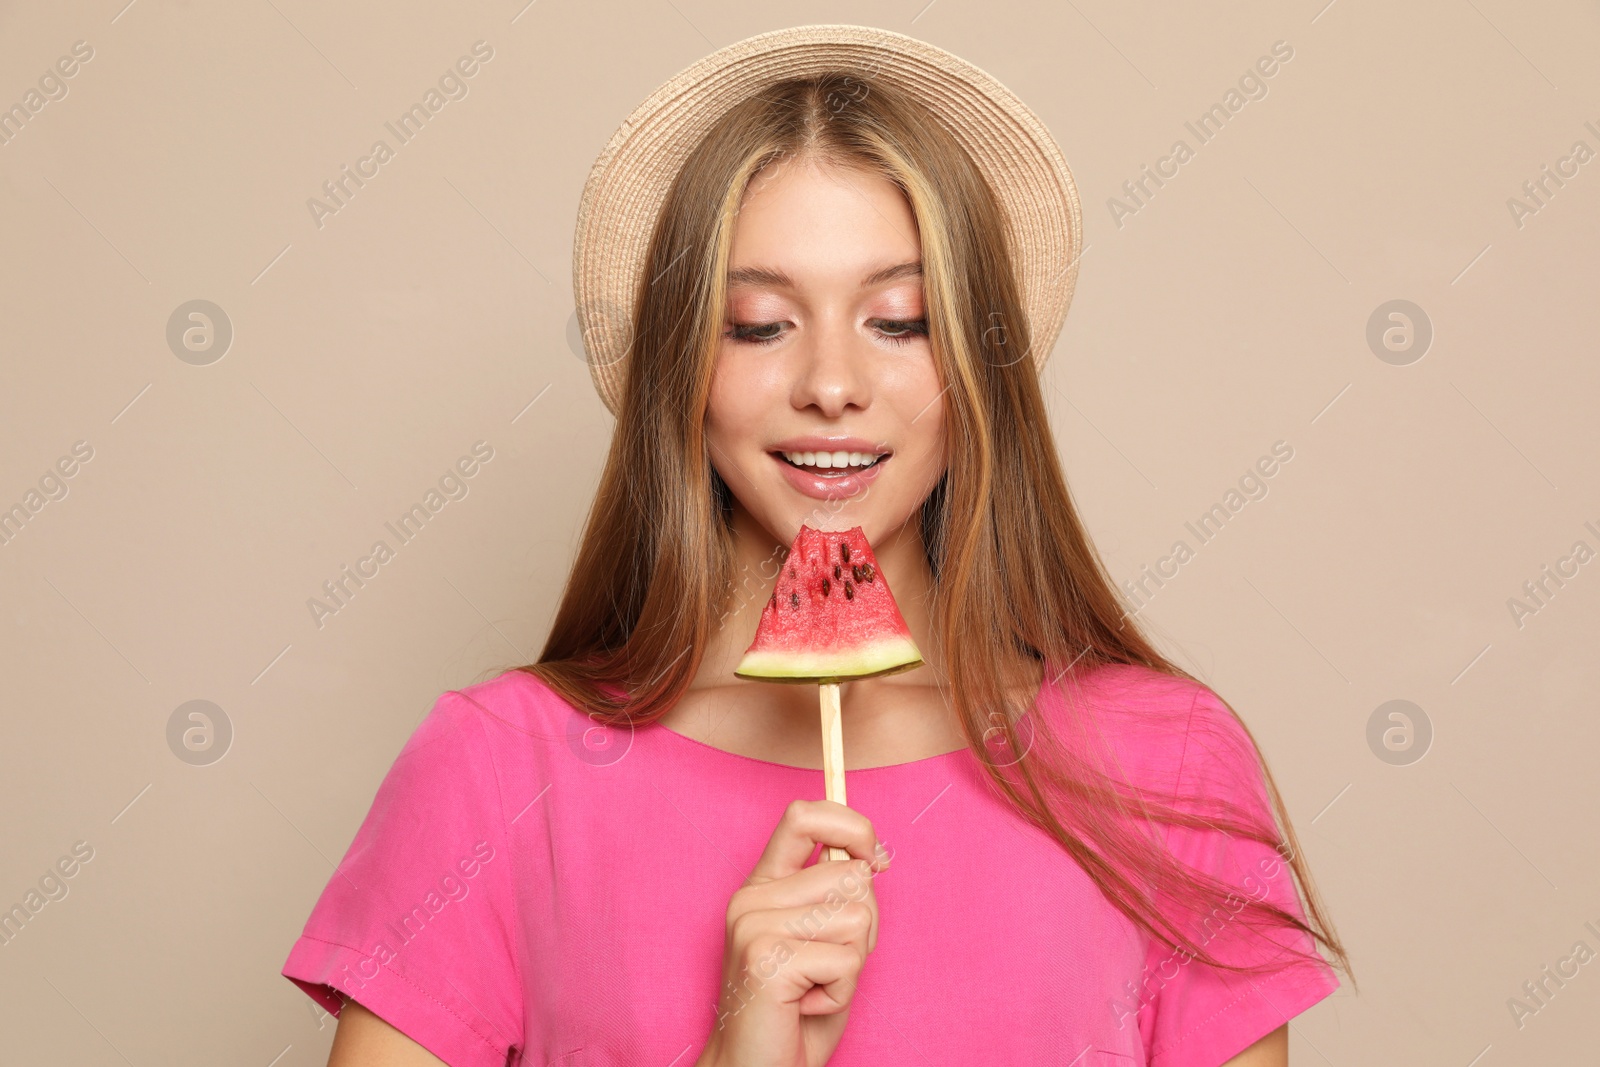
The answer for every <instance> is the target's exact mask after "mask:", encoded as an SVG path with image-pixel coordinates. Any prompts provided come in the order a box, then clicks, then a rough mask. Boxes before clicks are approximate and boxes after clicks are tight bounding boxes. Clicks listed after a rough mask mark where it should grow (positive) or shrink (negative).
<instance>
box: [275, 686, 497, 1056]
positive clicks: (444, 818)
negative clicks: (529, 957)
mask: <svg viewBox="0 0 1600 1067" xmlns="http://www.w3.org/2000/svg"><path fill="white" fill-rule="evenodd" d="M484 717H485V713H484V712H483V711H482V710H481V709H479V708H478V707H477V706H476V705H475V704H474V703H473V702H472V701H470V700H468V699H466V698H464V697H462V696H461V695H460V694H458V693H456V692H453V691H452V692H448V693H445V694H444V695H442V696H441V697H439V699H438V701H437V702H436V703H435V704H434V706H433V709H432V710H431V711H430V712H429V713H428V715H427V716H426V717H425V718H424V719H423V721H422V722H421V723H420V724H419V725H418V726H417V728H416V730H415V731H413V733H412V735H411V737H410V738H409V739H408V740H407V741H406V744H405V747H404V748H403V749H402V750H401V752H400V755H399V756H397V757H396V758H395V761H394V764H393V765H392V766H391V767H390V768H389V771H388V773H387V774H386V775H385V777H384V779H383V782H382V784H381V785H380V786H379V787H378V792H377V796H376V797H375V799H374V800H373V802H372V807H371V809H370V810H369V811H368V812H367V815H366V818H365V820H364V821H363V822H362V823H361V827H360V829H358V830H357V831H356V836H355V839H354V840H353V841H352V842H351V844H350V848H349V851H347V852H346V853H345V856H344V859H343V860H342V861H341V862H340V863H339V866H338V867H337V868H336V869H335V871H334V873H333V875H332V877H331V878H329V880H328V884H327V886H326V887H325V888H324V889H323V891H322V895H321V897H320V898H319V899H318V900H317V903H316V906H315V907H314V908H313V909H312V911H311V916H310V918H309V919H308V920H307V921H306V925H305V929H304V932H303V933H302V934H301V936H300V938H299V939H298V940H297V941H296V942H295V943H294V946H293V948H292V949H291V950H290V952H289V957H288V961H287V962H286V963H285V965H284V967H283V972H282V973H283V975H284V977H286V978H288V979H289V980H290V981H292V982H294V983H295V984H296V985H298V986H299V987H300V988H301V989H303V990H305V991H306V992H307V993H308V994H310V995H311V996H312V997H313V998H315V999H316V1000H317V1001H318V1002H319V1003H321V1004H322V1005H324V1006H325V1007H326V1008H327V1009H328V1011H330V1012H331V1013H333V1014H334V1015H336V1016H337V1015H338V1014H339V1011H340V1009H341V1007H342V1005H343V1001H342V999H341V995H342V997H344V998H349V999H351V1000H355V1001H357V1002H358V1003H360V1004H361V1005H362V1006H363V1007H365V1008H367V1009H368V1010H370V1011H371V1012H373V1013H374V1014H375V1015H377V1016H378V1017H379V1018H381V1019H383V1020H384V1021H385V1022H387V1023H389V1024H390V1025H391V1026H393V1027H395V1028H396V1029H398V1030H399V1031H400V1032H402V1033H404V1034H405V1035H406V1036H408V1037H410V1038H411V1039H412V1040H414V1041H416V1042H417V1043H418V1044H420V1045H422V1046H423V1047H424V1048H426V1049H427V1050H428V1051H430V1052H432V1053H433V1054H434V1055H435V1056H437V1057H439V1058H440V1059H442V1060H443V1061H444V1062H445V1063H447V1064H450V1065H451V1067H504V1064H505V1063H506V1060H507V1056H508V1053H509V1051H510V1050H511V1049H512V1048H520V1047H521V1045H522V1040H523V1038H522V983H521V978H520V971H519V958H518V953H517V948H516V946H517V944H518V939H517V929H518V924H517V920H516V899H515V896H514V893H513V886H514V880H513V878H512V876H511V856H510V851H509V849H508V848H507V846H506V833H505V818H504V809H503V806H502V805H501V802H500V791H499V785H498V780H499V777H498V775H497V773H496V768H495V764H494V755H493V749H492V747H491V745H490V743H489V742H490V733H489V730H488V726H487V724H486V723H485V722H484Z"/></svg>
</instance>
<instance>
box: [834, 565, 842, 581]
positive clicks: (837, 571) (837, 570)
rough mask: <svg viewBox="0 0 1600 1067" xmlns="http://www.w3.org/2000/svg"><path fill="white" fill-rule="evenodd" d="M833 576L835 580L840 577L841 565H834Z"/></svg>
mask: <svg viewBox="0 0 1600 1067" xmlns="http://www.w3.org/2000/svg"><path fill="white" fill-rule="evenodd" d="M833 576H834V577H835V578H838V577H840V574H839V565H838V564H837V563H835V564H834V565H833Z"/></svg>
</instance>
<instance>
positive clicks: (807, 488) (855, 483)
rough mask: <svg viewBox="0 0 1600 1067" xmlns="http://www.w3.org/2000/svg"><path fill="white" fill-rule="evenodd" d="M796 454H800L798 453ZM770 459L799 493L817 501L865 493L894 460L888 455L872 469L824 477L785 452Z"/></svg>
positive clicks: (862, 468)
mask: <svg viewBox="0 0 1600 1067" xmlns="http://www.w3.org/2000/svg"><path fill="white" fill-rule="evenodd" d="M795 451H800V450H798V449H797V450H795ZM768 455H769V456H770V457H771V458H772V462H774V463H776V464H777V465H778V469H779V472H780V473H781V474H782V475H783V477H784V478H785V479H786V480H787V481H788V482H789V484H790V485H791V486H792V487H794V489H795V490H796V491H797V492H800V493H803V494H804V495H806V496H809V497H812V498H814V499H817V500H837V499H840V498H843V497H851V496H855V495H857V494H858V493H862V492H864V491H865V490H866V489H867V487H868V486H870V485H871V484H872V483H873V481H875V480H876V479H877V477H878V474H879V472H881V471H882V470H883V468H884V466H885V465H886V464H888V463H889V462H890V460H891V459H892V458H893V457H892V456H890V455H884V456H882V457H880V458H879V459H878V461H877V462H876V463H874V464H872V465H871V466H870V467H847V468H843V469H844V470H845V471H847V472H848V473H842V474H841V473H838V472H837V469H834V470H832V471H830V472H828V473H823V472H821V471H818V472H813V471H811V470H809V469H807V468H803V467H797V466H795V465H794V464H793V463H790V462H789V461H788V460H787V459H785V458H784V456H783V453H782V452H770V453H768Z"/></svg>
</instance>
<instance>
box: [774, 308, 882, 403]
mask: <svg viewBox="0 0 1600 1067" xmlns="http://www.w3.org/2000/svg"><path fill="white" fill-rule="evenodd" d="M799 340H800V343H799V344H798V345H796V346H795V349H796V350H795V352H794V356H795V364H794V367H795V377H794V383H793V386H792V389H791V395H790V401H791V403H793V404H794V406H795V408H796V409H797V410H804V409H805V408H808V407H815V408H816V409H817V410H818V411H820V412H821V413H822V414H823V415H825V416H827V417H828V418H830V419H833V418H838V417H839V416H841V415H843V414H844V413H845V412H846V411H847V410H849V409H850V408H851V407H852V406H853V407H855V408H858V409H864V408H866V407H867V405H868V404H870V403H871V402H872V383H871V380H870V373H869V371H870V367H869V361H870V360H871V359H872V352H871V351H870V350H869V349H868V347H867V346H868V345H869V342H868V341H866V340H865V339H864V338H861V337H859V336H857V335H856V333H855V331H854V330H853V329H851V327H850V324H849V323H848V322H847V321H843V320H839V319H834V320H832V321H829V322H824V323H821V324H819V325H818V326H817V327H816V328H814V329H813V330H811V331H808V335H807V336H804V337H801V338H800V339H799Z"/></svg>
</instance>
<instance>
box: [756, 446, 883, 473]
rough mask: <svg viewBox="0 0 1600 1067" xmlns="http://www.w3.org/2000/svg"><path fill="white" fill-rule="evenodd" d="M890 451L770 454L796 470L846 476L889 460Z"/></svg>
mask: <svg viewBox="0 0 1600 1067" xmlns="http://www.w3.org/2000/svg"><path fill="white" fill-rule="evenodd" d="M891 454H892V453H889V452H882V453H873V452H774V453H772V455H774V456H776V457H777V458H778V459H780V460H782V461H783V462H784V463H787V464H789V466H791V467H793V468H795V469H796V470H802V471H805V472H806V473H807V474H813V475H816V476H817V477H819V478H848V477H849V476H850V475H852V474H860V473H861V472H862V471H864V470H870V469H872V468H873V467H879V466H882V465H883V464H885V463H887V462H888V461H889V457H890V455H891Z"/></svg>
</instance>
